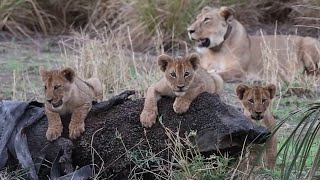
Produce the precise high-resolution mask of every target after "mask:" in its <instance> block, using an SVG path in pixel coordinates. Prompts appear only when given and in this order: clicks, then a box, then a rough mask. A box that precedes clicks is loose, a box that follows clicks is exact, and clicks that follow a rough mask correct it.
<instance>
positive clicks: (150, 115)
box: [140, 110, 158, 128]
mask: <svg viewBox="0 0 320 180" xmlns="http://www.w3.org/2000/svg"><path fill="white" fill-rule="evenodd" d="M157 115H158V113H157V111H148V110H143V111H142V113H141V115H140V122H141V124H142V126H143V127H147V128H150V127H151V126H152V125H153V124H155V123H156V119H157Z"/></svg>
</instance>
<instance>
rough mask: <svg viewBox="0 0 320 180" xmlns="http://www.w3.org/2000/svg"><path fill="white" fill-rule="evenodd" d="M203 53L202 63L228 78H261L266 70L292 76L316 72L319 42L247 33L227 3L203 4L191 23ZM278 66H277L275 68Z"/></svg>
mask: <svg viewBox="0 0 320 180" xmlns="http://www.w3.org/2000/svg"><path fill="white" fill-rule="evenodd" d="M188 33H189V37H190V38H191V39H192V40H194V41H195V42H196V46H197V51H198V52H199V53H200V54H201V55H202V57H201V66H202V67H203V68H205V69H206V70H207V71H208V72H209V73H210V72H215V73H218V74H220V75H221V77H222V78H223V79H224V80H225V81H227V82H230V81H243V80H248V79H254V80H259V79H262V78H264V77H263V76H264V75H265V73H266V72H267V71H270V70H271V71H272V72H276V73H277V77H278V78H281V79H283V80H287V81H288V80H291V79H289V78H291V77H293V76H292V75H295V73H297V72H300V73H301V72H306V73H307V74H317V73H318V71H319V67H318V64H319V60H320V43H319V42H318V41H317V40H316V39H314V38H310V37H301V36H286V35H277V36H274V35H270V36H248V34H247V31H246V30H245V29H244V27H243V26H242V24H241V23H240V22H239V21H237V20H236V19H235V18H234V11H232V10H231V9H230V8H228V7H221V8H220V9H216V8H210V7H204V8H203V9H202V11H201V13H200V14H199V15H198V16H197V17H196V20H195V22H193V23H192V25H191V26H190V27H188ZM275 68H276V69H275Z"/></svg>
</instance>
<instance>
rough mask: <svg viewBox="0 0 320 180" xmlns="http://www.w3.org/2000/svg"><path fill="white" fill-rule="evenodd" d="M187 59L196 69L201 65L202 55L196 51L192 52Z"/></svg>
mask: <svg viewBox="0 0 320 180" xmlns="http://www.w3.org/2000/svg"><path fill="white" fill-rule="evenodd" d="M187 60H188V61H190V63H191V65H192V67H193V69H194V70H197V69H198V67H199V66H200V56H199V55H198V54H196V53H191V54H190V55H189V56H188V57H187Z"/></svg>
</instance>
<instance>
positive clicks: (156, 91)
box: [140, 53, 223, 127]
mask: <svg viewBox="0 0 320 180" xmlns="http://www.w3.org/2000/svg"><path fill="white" fill-rule="evenodd" d="M158 65H159V67H160V70H161V71H163V72H164V77H163V78H162V79H161V80H160V81H158V82H156V83H154V84H152V85H151V86H150V87H149V88H148V90H147V94H146V98H145V102H144V108H143V110H142V113H141V115H140V122H141V124H142V126H144V127H151V126H152V125H153V124H154V123H155V122H156V118H157V115H158V107H157V101H158V100H159V99H160V98H161V96H170V97H176V99H175V101H174V103H173V109H174V111H175V112H176V113H178V114H180V113H184V112H186V111H187V110H188V109H189V106H190V104H191V102H192V101H193V100H194V99H195V98H196V97H197V96H198V95H199V94H201V93H203V92H210V93H217V94H220V93H221V92H222V91H223V80H222V78H221V77H220V76H219V75H218V74H211V76H210V75H209V74H208V73H207V72H206V71H205V70H204V69H202V68H201V67H200V57H199V56H198V55H197V54H195V53H193V54H190V55H189V56H187V57H177V58H172V57H170V56H168V55H165V54H162V55H160V56H159V57H158Z"/></svg>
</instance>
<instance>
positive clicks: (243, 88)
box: [236, 84, 277, 168]
mask: <svg viewBox="0 0 320 180" xmlns="http://www.w3.org/2000/svg"><path fill="white" fill-rule="evenodd" d="M236 94H237V96H238V98H239V99H240V100H241V104H242V107H243V109H244V114H245V116H247V117H248V118H249V119H251V121H252V122H254V123H255V124H258V125H262V126H264V127H266V128H268V129H269V130H272V129H273V128H274V126H275V124H276V122H275V119H274V118H273V115H272V113H271V109H270V108H271V107H270V105H271V101H272V99H273V98H274V96H275V94H276V86H275V85H273V84H269V85H267V86H264V87H262V86H251V87H250V86H248V85H245V84H240V85H238V86H237V88H236ZM276 155H277V137H276V135H273V136H272V137H271V138H269V139H268V140H267V142H266V154H265V158H266V166H267V167H268V168H272V167H274V165H275V163H276Z"/></svg>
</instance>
